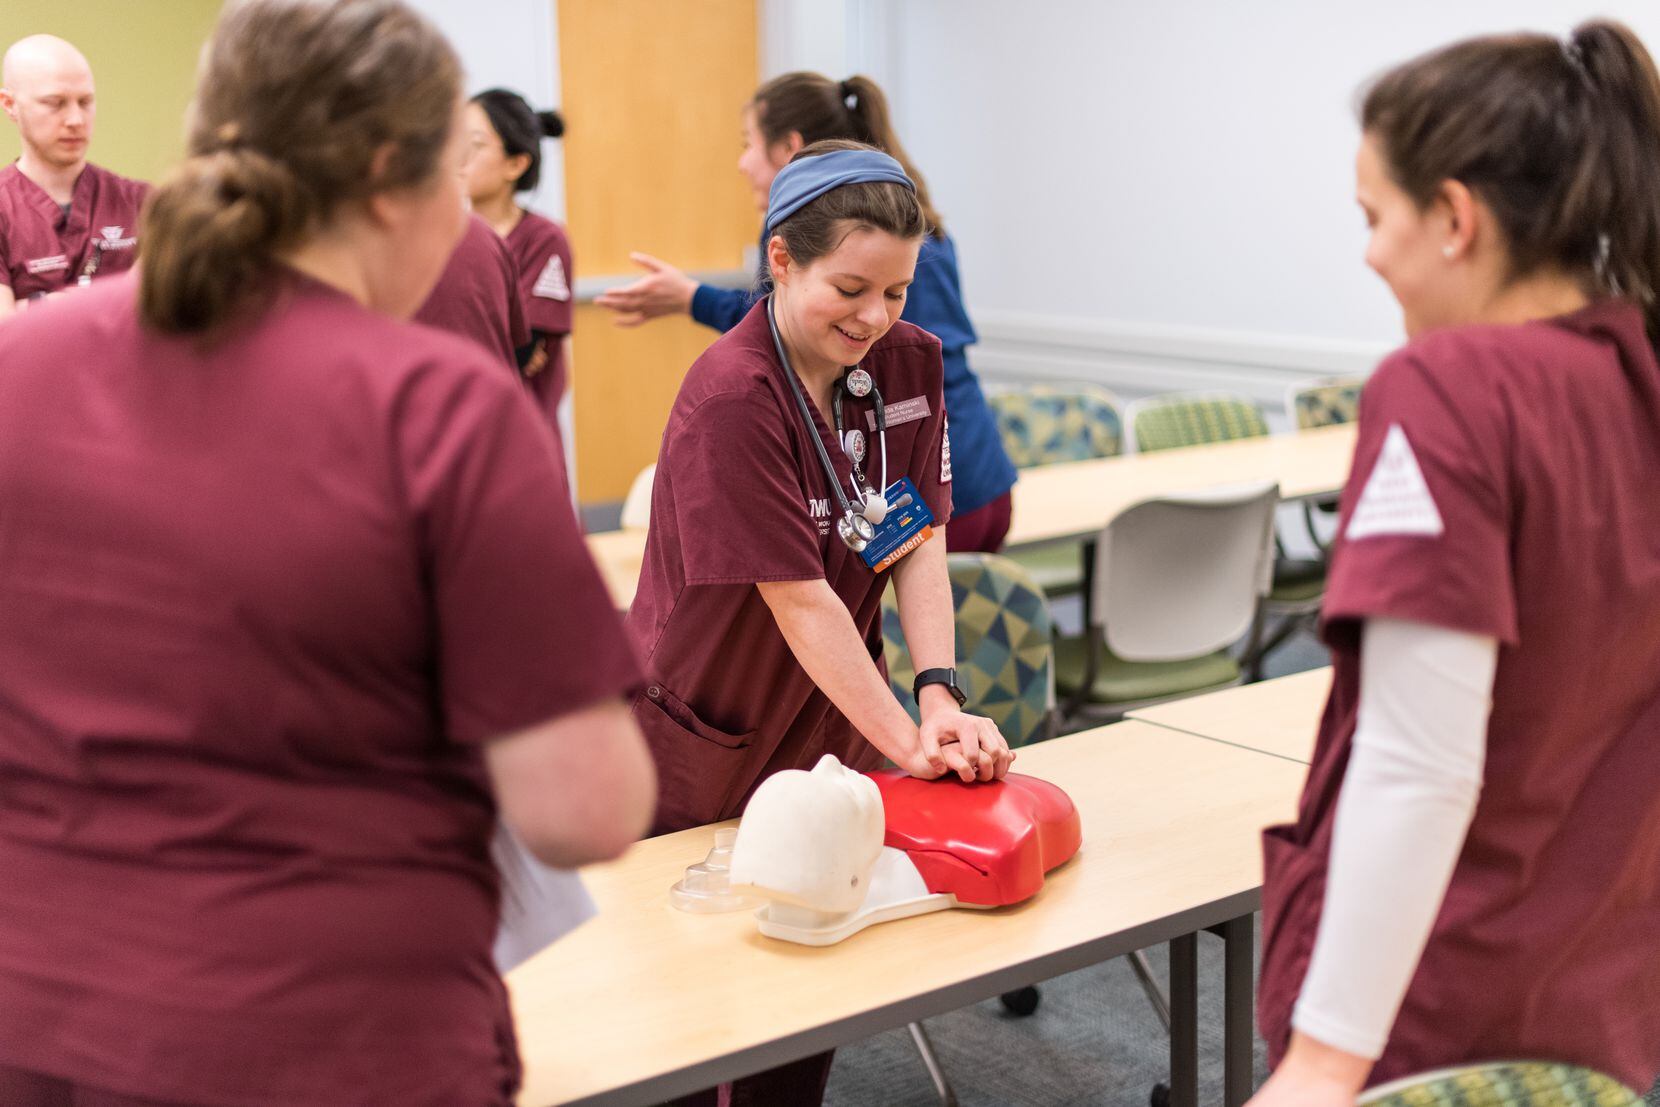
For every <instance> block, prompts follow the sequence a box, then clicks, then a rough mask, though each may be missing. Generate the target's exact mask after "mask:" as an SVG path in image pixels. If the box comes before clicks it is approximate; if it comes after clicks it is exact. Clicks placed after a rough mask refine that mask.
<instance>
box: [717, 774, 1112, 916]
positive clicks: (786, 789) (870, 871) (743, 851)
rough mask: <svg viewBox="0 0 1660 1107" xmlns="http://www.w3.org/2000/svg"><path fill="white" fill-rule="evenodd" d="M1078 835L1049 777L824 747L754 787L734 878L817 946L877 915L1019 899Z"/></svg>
mask: <svg viewBox="0 0 1660 1107" xmlns="http://www.w3.org/2000/svg"><path fill="white" fill-rule="evenodd" d="M1080 840H1081V835H1080V828H1079V823H1078V812H1077V809H1076V808H1074V807H1073V806H1072V801H1071V800H1070V799H1068V798H1067V796H1066V793H1065V792H1062V791H1061V790H1060V789H1059V788H1057V787H1055V786H1054V785H1053V784H1049V783H1047V782H1045V781H1041V780H1037V779H1035V778H1032V777H1028V776H1021V775H1018V774H1011V775H1009V776H1008V777H1007V778H1005V779H1004V780H1001V781H994V782H989V783H971V784H964V783H963V782H961V781H959V780H957V779H956V778H954V777H952V778H942V779H940V780H917V779H915V778H913V777H910V776H907V775H906V774H904V773H902V772H900V771H899V770H896V769H893V770H887V771H884V772H878V773H872V774H870V775H868V776H867V775H865V774H863V773H857V772H854V771H853V770H851V769H848V768H846V767H844V766H843V765H842V764H841V762H839V761H837V760H836V759H835V758H834V757H832V756H829V755H826V756H825V757H823V758H821V759H820V760H819V763H818V764H817V765H815V766H814V767H813V770H812V771H811V772H803V771H801V770H799V769H792V770H787V771H785V772H781V773H776V774H774V775H773V776H771V777H769V778H767V780H766V781H765V782H764V783H763V784H762V785H761V786H760V787H759V788H758V789H756V791H755V795H754V796H753V797H752V798H751V799H750V801H749V806H748V808H747V809H746V810H745V812H744V816H743V821H742V822H741V823H740V824H739V826H738V840H737V843H736V845H735V846H734V847H733V851H732V870H731V881H732V888H733V891H735V892H747V893H749V894H752V895H755V896H756V897H758V898H760V899H761V900H763V901H764V906H762V907H761V909H760V910H759V911H757V912H756V919H757V921H758V922H759V923H760V928H761V933H763V934H766V935H768V936H769V937H773V938H782V939H785V940H787V941H792V942H800V943H802V944H803V945H813V946H824V945H831V944H833V943H835V942H839V941H841V940H842V939H844V938H847V937H849V936H851V935H853V934H856V933H858V932H859V931H860V930H863V929H864V928H865V927H867V926H870V925H871V924H873V923H879V922H887V921H889V920H892V919H902V918H906V917H909V916H911V915H922V914H926V913H928V912H931V911H940V910H943V909H945V908H947V907H1001V906H1004V905H1006V904H1011V903H1019V902H1020V901H1022V900H1024V899H1027V898H1029V897H1031V896H1032V895H1034V894H1035V893H1036V892H1037V890H1038V889H1039V888H1040V887H1042V886H1043V879H1044V874H1045V873H1046V872H1048V871H1049V870H1050V869H1053V868H1054V867H1055V866H1057V865H1059V864H1061V863H1062V862H1064V861H1066V860H1067V859H1068V858H1070V857H1071V856H1072V855H1073V854H1074V853H1076V852H1078V845H1079V842H1080Z"/></svg>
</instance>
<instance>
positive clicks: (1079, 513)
mask: <svg viewBox="0 0 1660 1107" xmlns="http://www.w3.org/2000/svg"><path fill="white" fill-rule="evenodd" d="M1354 448H1355V427H1354V425H1353V424H1346V425H1342V426H1335V427H1324V428H1321V429H1319V430H1310V431H1300V432H1298V433H1296V434H1280V435H1272V436H1269V437H1265V438H1242V439H1239V440H1237V441H1234V442H1218V443H1215V444H1213V445H1209V446H1188V447H1185V448H1182V449H1176V450H1158V451H1156V452H1154V453H1150V454H1128V455H1126V456H1123V457H1106V458H1099V459H1097V460H1094V461H1069V462H1063V463H1061V464H1058V465H1039V466H1037V467H1035V468H1032V469H1022V470H1021V471H1020V482H1019V483H1018V484H1016V485H1015V486H1014V519H1013V521H1012V523H1011V524H1010V526H1009V537H1008V541H1007V545H1008V546H1009V547H1011V548H1012V547H1019V546H1037V545H1042V544H1044V543H1047V542H1058V541H1063V540H1065V541H1075V540H1077V539H1079V538H1086V537H1089V536H1091V535H1094V534H1095V533H1096V532H1098V531H1099V530H1100V529H1101V528H1102V527H1104V526H1106V524H1107V520H1109V519H1111V518H1113V517H1114V516H1116V515H1117V514H1118V513H1119V512H1121V511H1123V510H1124V509H1125V508H1127V507H1132V506H1134V505H1135V504H1138V503H1140V502H1142V501H1143V500H1147V499H1151V498H1153V497H1155V496H1165V495H1169V494H1170V493H1173V492H1192V491H1197V490H1198V489H1202V488H1212V487H1215V486H1217V485H1223V484H1238V483H1243V482H1246V481H1261V480H1272V481H1277V482H1278V483H1279V486H1280V497H1281V498H1282V499H1287V500H1295V499H1302V498H1304V497H1308V496H1319V495H1324V494H1327V493H1331V492H1336V491H1339V490H1340V489H1342V487H1343V483H1344V481H1346V480H1348V479H1349V461H1350V459H1351V456H1352V455H1353V454H1354Z"/></svg>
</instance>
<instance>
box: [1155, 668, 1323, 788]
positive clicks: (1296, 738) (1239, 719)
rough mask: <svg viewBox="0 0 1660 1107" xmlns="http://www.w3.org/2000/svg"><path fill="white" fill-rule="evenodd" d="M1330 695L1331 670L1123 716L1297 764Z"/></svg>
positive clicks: (1305, 755) (1309, 751) (1308, 749)
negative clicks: (1271, 755) (1287, 759)
mask: <svg viewBox="0 0 1660 1107" xmlns="http://www.w3.org/2000/svg"><path fill="white" fill-rule="evenodd" d="M1330 691H1331V666H1329V665H1328V666H1326V667H1324V668H1320V669H1310V670H1309V671H1308V672H1306V673H1293V674H1292V675H1290V676H1283V677H1278V678H1276V679H1274V680H1264V681H1259V682H1258V683H1256V684H1245V685H1241V686H1240V687H1238V688H1228V689H1225V690H1223V691H1221V692H1211V693H1209V694H1208V695H1203V696H1189V697H1188V698H1187V699H1183V700H1174V701H1172V702H1170V703H1161V704H1158V705H1157V706H1155V707H1143V708H1141V709H1139V710H1136V711H1131V712H1130V713H1129V717H1130V718H1132V719H1140V720H1141V721H1143V722H1147V723H1155V724H1157V725H1159V726H1165V727H1171V728H1173V729H1175V730H1180V731H1184V732H1186V733H1188V734H1197V735H1199V736H1200V737H1202V738H1210V739H1213V740H1215V741H1218V742H1227V743H1228V744H1230V745H1235V746H1243V747H1245V748H1246V749H1251V750H1257V751H1259V752H1262V753H1271V754H1273V755H1274V756H1276V757H1285V758H1289V759H1290V760H1292V761H1299V762H1302V763H1303V764H1305V765H1306V764H1308V762H1309V761H1310V760H1311V759H1312V758H1313V756H1314V736H1315V732H1316V731H1317V730H1318V729H1319V727H1320V714H1321V712H1323V711H1324V710H1325V708H1326V695H1327V694H1328V693H1329V692H1330Z"/></svg>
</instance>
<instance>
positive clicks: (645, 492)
mask: <svg viewBox="0 0 1660 1107" xmlns="http://www.w3.org/2000/svg"><path fill="white" fill-rule="evenodd" d="M656 479H657V463H656V462H655V461H654V462H652V463H651V464H650V465H647V466H646V467H645V468H644V469H641V470H640V474H639V475H638V476H636V477H635V478H634V483H633V484H631V485H629V486H628V495H627V497H625V498H624V499H623V506H622V529H623V530H645V529H646V528H647V527H649V526H651V486H652V484H653V483H654V482H655V481H656Z"/></svg>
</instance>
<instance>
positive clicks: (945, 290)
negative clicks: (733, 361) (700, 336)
mask: <svg viewBox="0 0 1660 1107" xmlns="http://www.w3.org/2000/svg"><path fill="white" fill-rule="evenodd" d="M743 124H744V151H743V154H742V155H740V156H739V158H738V171H739V172H741V173H742V174H743V175H744V177H745V178H746V179H747V180H748V181H749V185H750V188H751V189H752V190H753V192H754V194H755V206H756V207H757V208H759V209H760V210H762V211H765V210H766V207H767V196H768V193H769V190H770V189H771V188H772V181H773V178H774V177H776V176H777V175H778V171H779V170H780V169H782V168H783V167H784V166H785V165H788V164H789V162H790V159H791V158H793V157H795V155H796V153H797V152H799V151H800V150H801V148H802V147H804V146H807V145H810V144H811V143H814V142H819V141H821V140H824V139H843V140H850V141H853V142H862V143H866V144H868V145H871V146H874V147H876V148H877V149H878V150H882V151H884V152H886V153H887V154H888V155H889V156H891V157H892V158H894V160H896V161H898V162H899V164H901V165H902V166H904V167H905V172H906V174H907V175H908V176H909V177H910V178H911V180H912V181H914V182H915V183H916V196H917V202H918V203H919V204H921V205H922V212H923V218H924V219H926V220H927V223H928V235H927V237H926V238H925V239H924V240H923V243H922V253H921V254H920V256H918V258H917V264H916V280H915V281H914V282H913V283H912V285H911V287H910V288H909V289H908V290H907V292H906V298H905V310H904V314H903V315H902V316H901V318H903V319H904V320H905V321H906V322H907V323H913V324H915V325H916V326H919V327H921V328H922V329H923V330H925V331H928V332H930V333H931V334H933V335H934V336H935V337H936V338H938V339H939V340H940V344H941V345H942V347H943V348H944V356H945V411H946V414H947V416H948V417H949V419H950V423H951V440H950V441H951V451H950V454H949V457H948V461H949V462H950V464H949V465H948V466H947V469H946V479H948V480H950V481H951V482H952V492H951V500H952V505H953V509H952V510H953V514H952V520H951V529H950V530H949V531H948V532H947V533H946V541H947V543H948V544H949V546H950V548H951V549H952V550H969V551H980V552H984V553H995V552H996V551H997V550H999V549H1000V548H1002V545H1003V539H1004V537H1005V536H1007V534H1008V532H1009V522H1010V509H1011V501H1010V496H1009V489H1011V488H1013V487H1014V483H1015V479H1016V475H1015V468H1014V462H1012V461H1010V460H1009V455H1008V453H1007V451H1005V450H1004V449H1003V439H1002V437H1001V435H1000V434H999V433H998V430H997V421H996V419H995V417H994V416H993V415H992V412H991V408H990V407H989V406H988V405H987V404H986V397H985V394H984V393H983V392H981V390H980V382H979V380H978V379H977V378H976V377H975V376H974V372H973V370H971V369H970V368H969V367H968V352H967V351H968V347H969V346H971V345H973V344H974V343H975V342H977V341H979V338H978V336H977V335H976V334H975V333H974V324H973V323H971V322H969V318H968V312H967V310H966V309H965V308H964V307H963V292H962V282H961V280H960V278H959V276H958V271H957V245H956V243H955V242H953V241H952V240H951V238H950V236H948V235H947V234H946V233H945V223H944V221H943V220H942V219H941V218H940V214H939V212H938V210H936V209H935V207H934V205H933V201H932V200H931V199H930V198H929V195H928V185H927V183H926V182H925V181H924V180H923V179H922V174H920V173H918V172H917V169H916V166H914V165H913V164H911V159H910V157H909V156H908V155H907V154H906V153H905V150H904V147H903V146H901V145H900V142H899V136H898V135H897V134H895V133H894V129H893V123H892V121H891V118H890V115H889V111H888V102H887V97H885V96H884V95H883V94H882V90H881V89H880V88H878V87H877V86H876V82H874V81H872V80H871V79H870V78H869V77H849V78H848V79H847V80H845V81H840V82H838V81H832V80H831V79H830V78H828V77H825V76H823V75H821V74H818V73H786V74H784V75H783V76H782V77H775V78H773V79H772V80H770V81H768V82H767V83H766V84H764V85H762V86H761V87H760V88H759V89H758V90H756V93H755V95H754V97H753V98H751V100H750V102H749V104H748V105H747V106H745V108H744V112H743ZM763 253H764V251H763ZM634 260H635V261H636V262H638V263H639V264H640V265H643V266H644V267H645V268H647V269H649V270H651V272H650V274H649V275H648V276H646V277H644V278H642V279H641V280H639V281H636V282H635V283H634V284H631V285H629V286H627V287H625V288H617V289H612V290H610V291H608V292H605V293H603V294H602V295H601V296H600V297H599V298H598V300H597V301H596V302H597V303H599V304H600V305H601V306H603V307H607V308H610V309H611V310H613V311H615V312H617V315H618V319H617V321H618V322H619V323H620V324H622V325H623V326H636V325H638V324H640V323H643V322H645V321H646V320H648V319H655V318H657V317H658V316H661V315H671V314H675V313H683V312H689V313H690V314H691V316H692V318H693V319H696V320H697V321H698V322H699V323H702V324H704V325H705V326H710V327H714V328H715V329H716V330H719V331H722V332H725V331H729V330H731V329H732V328H733V327H734V326H736V325H737V324H738V322H739V321H740V320H741V319H743V317H744V315H745V314H746V313H747V312H748V311H749V309H750V307H751V306H752V305H753V304H754V303H755V301H756V300H757V299H758V297H759V295H760V294H761V293H762V292H763V291H764V288H758V289H754V290H747V291H746V290H743V289H730V288H716V287H714V286H713V285H705V284H698V283H697V282H696V281H694V280H692V279H691V278H690V277H688V276H686V274H684V273H682V272H681V271H680V270H678V269H676V268H675V267H674V266H672V265H669V264H667V263H666V262H662V261H659V260H658V259H656V258H654V257H651V256H650V255H648V254H635V255H634ZM762 283H763V284H764V283H765V282H764V281H763V282H762Z"/></svg>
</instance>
